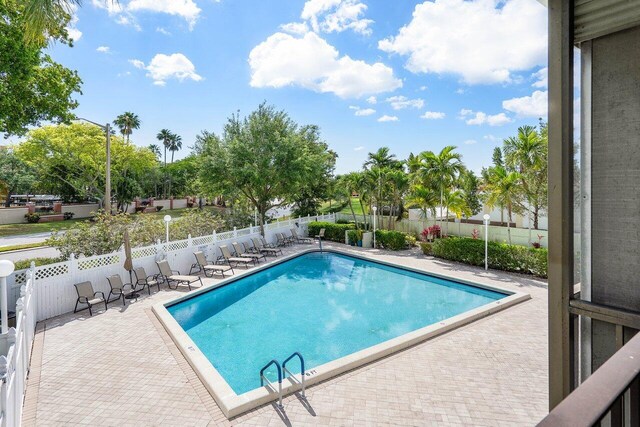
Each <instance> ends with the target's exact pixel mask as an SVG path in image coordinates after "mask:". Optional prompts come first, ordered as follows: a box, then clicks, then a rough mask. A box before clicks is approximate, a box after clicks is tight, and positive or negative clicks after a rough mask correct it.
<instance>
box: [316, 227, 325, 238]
mask: <svg viewBox="0 0 640 427" xmlns="http://www.w3.org/2000/svg"><path fill="white" fill-rule="evenodd" d="M316 239H318V240H320V239H324V228H321V229H320V232H319V233H318V234H316Z"/></svg>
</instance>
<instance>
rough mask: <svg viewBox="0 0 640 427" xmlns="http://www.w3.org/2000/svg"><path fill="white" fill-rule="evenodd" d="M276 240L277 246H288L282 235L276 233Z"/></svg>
mask: <svg viewBox="0 0 640 427" xmlns="http://www.w3.org/2000/svg"><path fill="white" fill-rule="evenodd" d="M276 239H278V246H281V247H282V246H288V245H289V241H288V240H287V238H286V237H285V236H284V234H282V233H276Z"/></svg>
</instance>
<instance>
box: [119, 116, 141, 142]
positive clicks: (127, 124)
mask: <svg viewBox="0 0 640 427" xmlns="http://www.w3.org/2000/svg"><path fill="white" fill-rule="evenodd" d="M113 124H114V125H116V126H117V127H118V129H120V133H121V134H122V136H123V137H126V138H127V142H129V136H131V134H132V133H133V130H134V129H140V118H139V117H138V115H137V114H134V113H132V112H131V111H126V112H124V113H122V114H120V115H119V116H118V117H116V119H115V120H114V121H113Z"/></svg>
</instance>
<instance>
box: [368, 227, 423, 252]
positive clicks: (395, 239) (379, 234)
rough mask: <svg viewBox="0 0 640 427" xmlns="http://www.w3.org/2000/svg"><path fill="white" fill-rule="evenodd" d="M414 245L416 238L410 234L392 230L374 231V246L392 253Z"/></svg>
mask: <svg viewBox="0 0 640 427" xmlns="http://www.w3.org/2000/svg"><path fill="white" fill-rule="evenodd" d="M415 244H416V238H415V237H413V236H412V235H410V234H407V233H403V232H401V231H393V230H376V245H378V246H381V247H383V248H385V249H389V250H392V251H399V250H401V249H407V248H408V247H411V246H413V245H415Z"/></svg>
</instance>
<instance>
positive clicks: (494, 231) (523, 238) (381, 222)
mask: <svg viewBox="0 0 640 427" xmlns="http://www.w3.org/2000/svg"><path fill="white" fill-rule="evenodd" d="M356 218H358V221H363V222H364V219H365V217H364V216H363V215H356ZM337 219H339V220H340V219H341V220H346V221H353V215H346V214H337ZM366 220H367V222H368V223H372V219H371V216H367V217H366ZM392 221H393V229H394V230H397V231H402V232H405V233H411V234H420V233H421V232H422V230H424V229H425V228H427V227H430V226H432V225H433V224H434V221H433V219H429V220H426V219H425V220H409V219H402V220H401V221H395V220H392ZM376 223H377V225H378V228H380V229H385V230H386V229H389V218H388V217H387V216H385V217H384V218H381V217H380V216H378V218H377V221H376ZM437 224H438V225H441V227H442V232H443V233H444V234H447V235H449V236H462V237H471V235H472V234H473V231H474V230H477V231H478V232H479V233H480V236H479V237H480V238H481V239H484V225H482V224H466V223H455V222H449V223H447V222H442V223H441V222H440V221H438V222H437ZM509 232H511V243H512V244H514V245H523V246H530V244H531V243H534V242H538V241H539V242H540V245H541V246H542V247H544V248H546V247H547V243H548V231H547V230H533V229H532V230H529V229H528V228H516V227H511V229H510V230H509V229H507V227H502V226H497V225H490V226H489V240H490V241H494V242H507V243H508V242H509ZM538 236H542V238H541V239H539V238H538Z"/></svg>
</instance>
